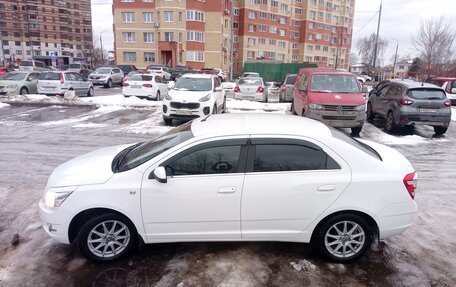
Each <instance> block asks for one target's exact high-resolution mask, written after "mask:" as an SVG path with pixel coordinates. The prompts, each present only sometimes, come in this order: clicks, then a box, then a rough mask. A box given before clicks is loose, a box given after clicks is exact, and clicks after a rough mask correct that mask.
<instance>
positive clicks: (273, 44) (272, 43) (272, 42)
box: [269, 39, 277, 46]
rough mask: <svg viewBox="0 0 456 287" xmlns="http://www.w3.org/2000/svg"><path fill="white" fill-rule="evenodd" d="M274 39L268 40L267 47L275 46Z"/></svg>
mask: <svg viewBox="0 0 456 287" xmlns="http://www.w3.org/2000/svg"><path fill="white" fill-rule="evenodd" d="M276 43H277V42H276V39H269V45H271V46H275V45H276Z"/></svg>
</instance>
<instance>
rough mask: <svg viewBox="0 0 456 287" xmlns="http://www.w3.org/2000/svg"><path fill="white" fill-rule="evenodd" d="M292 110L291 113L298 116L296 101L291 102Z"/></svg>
mask: <svg viewBox="0 0 456 287" xmlns="http://www.w3.org/2000/svg"><path fill="white" fill-rule="evenodd" d="M290 110H291V113H292V114H293V115H297V113H296V111H295V103H294V99H292V100H291V108H290Z"/></svg>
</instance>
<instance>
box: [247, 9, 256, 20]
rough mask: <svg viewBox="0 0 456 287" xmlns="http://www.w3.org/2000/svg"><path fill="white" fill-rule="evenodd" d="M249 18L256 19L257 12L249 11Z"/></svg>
mask: <svg viewBox="0 0 456 287" xmlns="http://www.w3.org/2000/svg"><path fill="white" fill-rule="evenodd" d="M249 18H250V19H256V12H255V11H249Z"/></svg>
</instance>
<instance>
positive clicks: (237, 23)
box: [233, 22, 239, 30]
mask: <svg viewBox="0 0 456 287" xmlns="http://www.w3.org/2000/svg"><path fill="white" fill-rule="evenodd" d="M233 29H234V30H239V22H233Z"/></svg>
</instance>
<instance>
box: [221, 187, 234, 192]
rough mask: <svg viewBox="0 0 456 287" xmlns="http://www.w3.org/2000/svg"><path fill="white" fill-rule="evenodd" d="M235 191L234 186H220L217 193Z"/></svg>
mask: <svg viewBox="0 0 456 287" xmlns="http://www.w3.org/2000/svg"><path fill="white" fill-rule="evenodd" d="M235 191H236V188H235V187H223V188H220V189H219V190H218V191H217V192H218V193H234V192H235Z"/></svg>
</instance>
